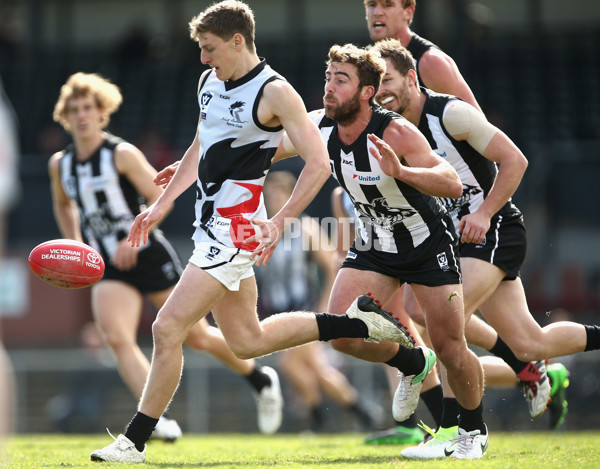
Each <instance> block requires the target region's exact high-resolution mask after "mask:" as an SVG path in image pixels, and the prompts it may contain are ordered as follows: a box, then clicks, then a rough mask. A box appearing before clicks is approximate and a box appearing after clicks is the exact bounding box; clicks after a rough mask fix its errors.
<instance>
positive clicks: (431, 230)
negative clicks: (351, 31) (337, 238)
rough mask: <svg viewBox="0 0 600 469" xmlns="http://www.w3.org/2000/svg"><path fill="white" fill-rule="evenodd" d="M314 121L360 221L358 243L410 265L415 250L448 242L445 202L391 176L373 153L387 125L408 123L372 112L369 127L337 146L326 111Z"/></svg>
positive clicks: (315, 115) (377, 109) (379, 111)
mask: <svg viewBox="0 0 600 469" xmlns="http://www.w3.org/2000/svg"><path fill="white" fill-rule="evenodd" d="M311 116H312V117H313V119H316V120H315V122H316V123H317V126H318V127H319V129H320V131H321V135H322V137H323V139H324V141H325V143H326V145H327V149H328V152H329V158H330V164H331V171H332V173H333V176H334V177H335V178H336V179H337V181H338V182H339V184H340V185H341V186H342V187H343V188H344V190H345V191H346V192H348V194H349V195H350V198H351V199H352V202H353V203H354V206H355V208H356V211H357V213H358V215H359V218H358V220H357V223H358V228H357V230H356V234H357V240H356V241H355V243H357V242H362V243H363V244H364V245H367V246H371V247H372V248H373V249H376V250H378V251H383V252H389V253H398V254H401V255H404V256H406V258H407V259H409V258H413V257H415V256H416V255H417V253H416V250H415V248H416V247H418V246H420V245H422V244H423V243H424V242H425V241H426V240H430V239H431V238H432V237H433V238H441V237H446V236H447V233H446V230H447V227H446V226H445V225H444V224H443V223H441V219H442V217H443V216H444V215H446V213H445V210H444V208H443V206H442V204H441V202H440V201H439V200H438V199H437V198H436V197H432V196H429V195H426V194H423V193H422V192H420V191H418V190H417V189H415V188H414V187H412V186H410V185H408V184H406V183H404V182H402V181H399V180H397V179H395V178H393V177H390V176H387V175H386V174H385V173H384V172H383V171H382V169H381V167H380V166H379V162H378V161H377V160H376V159H375V158H373V157H372V156H371V155H370V153H369V148H370V147H371V146H372V145H373V144H372V143H371V142H370V141H369V140H368V139H367V134H370V133H373V134H375V135H377V136H378V137H380V138H381V137H383V132H384V130H385V129H386V128H387V126H388V125H389V123H390V122H391V121H392V120H393V119H404V118H403V117H402V116H400V115H398V114H396V113H394V112H390V111H386V110H384V109H382V108H381V107H379V106H374V107H373V116H372V118H371V121H370V122H369V124H368V125H367V127H366V129H365V130H364V131H363V132H362V133H361V134H360V136H359V137H358V138H357V139H356V140H355V141H354V142H353V143H351V144H350V145H344V144H343V143H342V142H341V141H340V140H339V138H338V136H337V135H338V134H337V123H336V122H335V121H333V120H332V119H329V118H328V117H326V116H325V115H324V111H323V110H321V111H318V112H316V113H311ZM450 229H452V228H451V227H450ZM358 238H360V239H358Z"/></svg>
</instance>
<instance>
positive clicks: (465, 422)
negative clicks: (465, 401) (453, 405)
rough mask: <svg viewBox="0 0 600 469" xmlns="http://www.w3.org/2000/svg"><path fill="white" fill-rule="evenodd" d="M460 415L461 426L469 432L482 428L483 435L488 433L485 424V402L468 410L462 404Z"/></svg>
mask: <svg viewBox="0 0 600 469" xmlns="http://www.w3.org/2000/svg"><path fill="white" fill-rule="evenodd" d="M459 408H460V415H459V417H458V421H459V426H460V428H462V429H463V430H466V431H468V432H470V431H473V430H480V431H481V434H482V435H485V434H486V433H487V431H486V428H485V424H484V423H483V403H481V404H479V406H478V407H476V408H475V409H473V410H467V409H465V408H463V407H461V406H460V404H459Z"/></svg>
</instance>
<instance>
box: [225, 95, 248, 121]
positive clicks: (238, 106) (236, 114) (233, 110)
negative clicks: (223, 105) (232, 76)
mask: <svg viewBox="0 0 600 469" xmlns="http://www.w3.org/2000/svg"><path fill="white" fill-rule="evenodd" d="M245 105H246V103H245V102H244V101H236V102H235V103H233V104H232V105H231V106H229V114H231V117H233V119H226V118H225V117H223V120H224V121H225V122H227V125H232V126H234V127H238V128H241V127H242V124H243V123H245V122H246V121H243V120H242V119H241V118H240V113H242V112H243V111H244V106H245Z"/></svg>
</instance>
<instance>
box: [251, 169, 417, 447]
mask: <svg viewBox="0 0 600 469" xmlns="http://www.w3.org/2000/svg"><path fill="white" fill-rule="evenodd" d="M295 183H296V177H295V176H294V175H293V174H292V173H291V172H289V171H271V172H270V173H269V175H268V176H267V178H266V180H265V185H264V197H265V206H266V208H267V215H268V216H271V217H272V216H274V215H275V214H276V213H277V212H279V210H281V208H282V207H283V205H284V204H285V202H286V201H287V200H288V199H289V198H290V196H291V195H292V191H293V190H294V185H295ZM282 240H283V241H282V242H280V243H279V245H278V247H277V249H275V251H274V252H273V255H272V256H271V259H270V260H269V263H268V264H267V265H266V266H264V267H263V268H260V269H256V281H257V284H258V298H259V304H260V308H259V311H262V312H263V313H264V314H266V315H268V316H270V315H272V314H277V313H279V312H281V311H298V310H308V311H313V310H314V311H327V303H328V301H329V294H330V293H331V287H332V286H333V281H334V280H335V275H336V273H337V266H336V259H335V258H336V253H335V251H334V250H333V249H332V248H331V246H330V241H329V235H328V234H327V232H326V231H325V230H323V229H322V228H321V227H320V226H319V223H318V221H317V220H316V219H314V218H312V217H309V216H307V215H302V216H300V218H299V219H298V222H297V223H294V225H293V227H289V228H288V229H287V230H286V231H285V232H284V234H283V236H282ZM328 349H330V345H329V344H324V343H322V342H311V343H308V344H305V345H301V346H299V347H294V348H291V349H287V350H283V351H282V352H280V353H279V364H280V371H281V372H282V373H283V375H284V376H285V378H286V379H287V381H288V382H289V383H291V385H292V388H293V390H294V392H295V394H296V395H297V397H298V398H299V400H300V402H301V403H302V405H303V406H304V407H305V408H306V409H307V410H308V417H309V426H308V429H309V430H310V431H312V432H320V431H323V428H324V425H325V418H326V415H325V412H326V408H325V404H324V396H326V397H328V398H329V399H330V400H331V401H333V402H334V403H335V404H337V405H338V406H340V407H341V408H343V409H345V410H347V411H349V412H351V413H352V414H353V415H354V416H355V417H356V419H357V420H358V421H359V422H360V424H361V427H362V428H364V429H366V430H378V429H380V428H381V427H382V422H381V421H382V414H383V410H382V409H381V408H380V407H379V406H377V405H376V404H375V403H370V402H366V401H365V399H364V398H362V397H361V396H360V394H359V392H358V391H357V390H356V388H354V386H352V384H351V383H350V381H349V380H348V378H346V376H345V375H344V374H343V373H342V372H341V371H340V370H339V369H338V368H337V367H336V365H335V364H334V363H333V361H332V359H331V358H330V356H329V354H330V352H333V351H332V350H328ZM333 353H336V352H333ZM419 441H420V439H419Z"/></svg>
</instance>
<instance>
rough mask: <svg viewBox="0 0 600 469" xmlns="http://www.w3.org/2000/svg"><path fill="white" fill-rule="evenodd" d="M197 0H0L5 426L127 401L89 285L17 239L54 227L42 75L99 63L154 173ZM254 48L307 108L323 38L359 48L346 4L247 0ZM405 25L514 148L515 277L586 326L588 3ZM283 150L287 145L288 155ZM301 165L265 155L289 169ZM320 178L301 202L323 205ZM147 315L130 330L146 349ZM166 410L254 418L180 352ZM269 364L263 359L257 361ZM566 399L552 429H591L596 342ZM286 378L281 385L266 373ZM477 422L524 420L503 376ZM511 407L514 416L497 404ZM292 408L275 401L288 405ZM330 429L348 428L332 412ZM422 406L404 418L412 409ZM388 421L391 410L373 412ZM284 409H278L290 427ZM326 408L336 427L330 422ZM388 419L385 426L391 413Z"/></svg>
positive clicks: (382, 389) (223, 376) (185, 67)
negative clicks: (447, 60)
mask: <svg viewBox="0 0 600 469" xmlns="http://www.w3.org/2000/svg"><path fill="white" fill-rule="evenodd" d="M210 3H212V2H207V1H199V0H194V1H192V0H2V1H1V2H0V77H1V79H2V82H3V84H4V88H5V91H6V94H7V95H8V98H9V99H10V101H11V102H12V105H13V107H14V109H15V112H16V114H17V118H18V125H19V139H20V145H21V159H20V178H21V192H20V197H19V202H18V204H17V205H16V206H15V207H14V208H13V209H12V210H11V212H10V214H9V227H8V236H7V246H6V259H4V261H3V263H2V268H1V270H0V311H1V313H0V314H1V315H2V317H1V318H0V320H1V321H2V331H3V340H4V342H5V345H6V346H7V349H8V351H9V354H10V356H11V357H12V359H13V365H14V367H15V373H16V378H17V386H18V404H17V407H18V408H17V422H16V430H17V431H18V432H46V431H93V432H98V431H102V429H103V428H104V427H106V426H115V425H122V424H123V423H124V418H128V417H129V415H130V414H131V411H132V410H133V408H134V406H135V402H134V401H133V398H132V397H131V395H130V393H129V392H128V391H127V390H126V389H125V387H124V385H123V384H122V382H121V380H120V379H119V377H118V375H117V372H116V369H115V368H114V363H113V362H112V360H111V357H110V355H108V354H107V353H106V350H104V349H103V347H102V345H101V344H100V343H98V342H97V338H95V337H94V331H93V330H91V331H90V328H89V322H90V320H91V312H90V307H89V291H87V290H80V291H77V290H75V291H65V290H60V289H57V288H54V287H51V286H48V285H46V284H44V283H43V282H41V281H40V280H38V279H37V278H35V277H33V275H32V274H31V273H30V272H29V268H28V266H27V260H26V259H27V256H28V254H29V251H30V250H31V249H32V248H33V247H34V246H35V245H37V244H38V243H40V242H42V241H46V240H48V239H52V238H57V237H60V235H59V232H58V229H57V227H56V224H55V222H54V218H53V215H52V206H51V197H50V189H49V178H48V174H47V161H48V158H49V156H50V155H51V154H52V153H54V152H55V151H58V150H60V149H62V148H63V147H64V146H65V145H66V144H67V143H68V141H69V137H68V135H66V134H65V133H64V132H63V130H62V128H61V127H60V126H58V124H56V123H54V122H53V121H52V110H53V106H54V103H55V102H56V99H57V97H58V92H59V87H60V86H61V85H62V84H63V83H64V82H65V81H66V79H67V78H68V76H70V75H71V74H72V73H75V72H77V71H84V72H95V73H99V74H101V75H103V76H105V77H107V78H109V79H110V80H111V81H113V82H114V83H115V84H117V85H118V86H119V87H120V88H121V91H122V93H123V96H124V103H123V105H122V106H121V109H120V110H119V111H118V112H117V113H116V114H115V115H114V116H113V118H112V120H111V124H110V126H109V130H111V131H112V132H113V133H115V134H117V135H119V136H122V137H123V138H125V139H127V140H129V141H131V142H132V143H134V144H136V145H138V146H139V147H140V148H141V149H142V150H143V151H144V152H145V154H146V156H147V157H148V159H149V160H150V162H151V163H152V164H153V165H154V166H155V167H156V168H157V169H159V170H160V169H162V168H163V167H164V166H165V165H167V164H169V163H171V162H172V161H174V160H176V159H179V158H180V156H181V155H182V154H183V152H184V151H185V149H186V148H187V146H188V145H189V144H190V143H191V139H192V138H193V137H194V133H195V126H196V122H197V118H198V104H197V101H196V88H197V82H198V78H199V76H200V74H201V72H202V70H203V66H202V64H201V63H200V60H199V55H200V54H199V49H198V47H197V44H196V43H195V42H193V41H192V40H191V39H190V38H189V34H188V28H187V24H188V22H189V20H190V19H191V18H192V17H193V16H195V15H196V14H197V13H198V12H200V11H201V10H203V9H204V8H205V7H206V6H208V5H209V4H210ZM248 3H249V4H250V6H251V7H252V8H253V10H254V12H255V16H256V24H257V34H256V44H257V49H258V53H259V55H261V56H264V57H266V58H267V61H268V62H269V64H270V65H271V66H272V67H273V68H274V69H276V70H277V71H279V72H280V73H281V74H283V75H284V76H285V77H286V78H287V79H288V80H289V81H290V82H291V83H292V85H293V86H294V87H295V88H296V89H297V90H298V92H299V93H300V95H301V96H302V97H303V99H304V100H305V103H306V106H307V108H308V109H309V110H312V109H316V108H318V107H321V97H322V93H323V91H322V90H323V71H324V61H325V59H326V54H327V51H328V49H329V47H330V46H331V45H332V44H334V43H346V42H353V43H355V44H358V45H361V46H364V45H367V44H369V42H370V41H369V36H368V33H367V28H366V24H365V19H364V17H365V14H364V7H363V4H362V2H361V1H360V0H326V1H323V0H260V1H259V0H249V1H248ZM412 29H413V30H414V31H415V32H416V33H418V34H420V35H421V36H424V37H425V38H427V39H430V40H432V41H433V42H435V43H436V44H437V45H439V46H440V47H441V48H442V49H443V50H445V51H446V52H447V53H448V54H449V55H451V56H452V57H453V58H454V59H455V61H456V62H457V64H458V66H459V68H460V70H461V72H462V73H463V75H464V76H465V78H466V80H467V82H468V83H469V85H470V86H471V88H472V90H473V91H474V94H475V96H476V98H477V100H478V101H479V103H480V105H481V107H482V108H483V110H484V112H485V113H486V114H487V116H488V118H489V119H490V120H491V121H492V122H493V123H494V124H496V125H497V126H498V127H500V128H501V129H502V130H504V131H505V132H506V133H507V134H508V135H509V136H510V137H511V138H512V139H513V140H514V141H515V142H516V143H517V144H518V146H519V147H520V148H521V149H522V150H523V152H524V153H525V155H526V156H527V158H528V159H529V162H530V164H529V168H528V170H527V173H526V176H525V179H524V180H523V182H522V184H521V187H520V188H519V190H518V192H517V194H516V196H515V197H514V199H515V202H516V204H517V205H518V206H519V207H520V208H521V210H522V211H523V213H524V215H525V221H526V225H527V228H528V232H529V250H528V258H527V261H526V264H525V266H524V269H523V272H522V274H523V281H524V284H525V287H526V292H527V294H528V299H529V305H530V308H531V310H532V312H533V314H534V316H535V317H536V319H537V320H538V322H540V324H542V325H545V324H547V323H548V322H552V321H556V320H559V319H564V318H570V319H572V320H574V321H577V322H582V323H590V324H597V323H599V322H600V317H599V315H598V311H599V310H600V249H599V248H598V242H599V240H600V210H599V209H598V203H599V201H600V183H599V180H600V155H599V148H600V5H598V4H597V3H596V2H590V1H589V0H571V1H570V2H568V3H565V2H564V1H559V0H504V1H502V2H498V1H492V0H478V1H469V0H419V1H418V2H417V9H416V13H415V19H414V23H413V25H412ZM298 160H299V159H298ZM300 165H301V163H300V161H293V162H290V163H285V164H283V163H279V164H278V165H276V166H275V168H285V169H291V170H292V171H294V172H298V171H299V170H300V168H301V166H300ZM333 187H335V183H334V182H333V181H329V182H328V184H327V185H326V186H325V188H324V190H323V191H322V194H320V196H319V197H318V198H317V199H316V200H315V201H314V202H313V203H312V204H311V206H310V207H309V209H308V213H309V214H311V215H313V216H316V217H325V216H329V215H330V214H331V210H330V203H329V193H330V191H331V190H332V188H333ZM192 204H193V193H192V192H191V191H188V192H187V193H186V194H184V196H182V198H181V199H180V200H179V201H178V203H177V205H176V207H175V209H174V211H173V213H171V215H170V216H169V217H168V219H167V220H166V221H165V222H164V223H163V225H162V226H163V229H164V231H165V233H166V234H167V235H168V237H169V238H170V239H171V240H172V241H173V242H174V243H175V245H176V247H177V249H178V251H179V253H180V255H181V256H182V258H183V259H187V257H189V255H190V253H191V250H192V242H191V240H190V236H191V234H192V221H193V217H194V215H193V209H192ZM153 317H154V315H153V312H152V311H151V309H150V308H148V311H147V314H146V313H145V315H144V318H143V321H142V324H141V329H140V337H141V341H142V343H143V344H145V345H146V351H147V352H148V353H150V351H151V332H150V325H151V323H152V320H153ZM186 360H187V361H186V369H185V371H184V376H183V381H182V386H181V388H180V390H179V392H178V394H177V395H176V398H175V402H174V403H173V406H172V414H173V416H174V417H175V418H177V419H178V420H179V423H180V424H181V425H182V427H183V430H184V431H194V432H207V431H256V428H255V426H256V424H255V417H254V408H253V405H254V404H253V402H252V400H251V398H250V396H249V388H248V387H247V385H246V384H242V385H240V384H239V383H240V381H239V380H240V378H239V377H236V376H233V375H231V373H229V372H228V371H226V370H224V369H223V368H222V367H220V366H218V365H217V364H216V362H215V361H214V360H213V359H212V358H210V357H206V356H203V355H199V354H190V353H188V352H186ZM336 360H337V363H338V366H340V367H341V368H343V369H344V371H346V372H347V373H348V376H349V377H350V379H351V381H352V382H353V384H355V386H356V387H357V388H358V389H359V390H361V392H363V393H364V394H365V395H368V396H370V397H372V398H373V399H376V400H378V401H379V402H382V403H385V402H388V401H389V397H388V396H387V394H386V393H387V386H386V382H385V377H384V375H383V372H382V370H381V369H380V368H379V367H374V366H371V365H369V364H367V363H365V362H359V361H357V360H353V359H350V358H348V357H345V356H344V357H336ZM261 361H262V362H264V363H267V364H269V363H270V364H272V365H274V358H273V357H267V358H265V359H263V360H261ZM561 361H563V362H564V363H565V364H567V366H568V368H569V369H570V371H571V386H570V387H569V389H568V396H569V409H570V413H569V416H568V417H567V421H566V423H565V425H564V426H563V427H562V428H563V429H567V430H568V429H582V428H598V427H599V426H600V415H593V414H592V415H590V412H589V409H590V408H595V407H596V403H597V401H598V399H599V398H600V372H598V369H599V365H600V356H599V355H598V353H597V352H591V353H586V354H580V355H578V356H576V357H567V358H566V359H564V360H561ZM283 384H284V386H285V383H283ZM486 393H487V398H486V404H485V406H486V419H487V420H488V425H489V426H490V428H494V429H495V428H501V429H505V430H511V429H519V430H527V429H536V428H545V426H544V425H545V423H544V422H543V421H541V420H540V421H536V422H531V421H530V420H529V418H528V414H527V408H526V404H525V401H524V400H523V399H522V398H521V397H520V396H519V394H520V393H519V391H518V390H512V389H511V390H504V391H497V390H487V391H486ZM512 409H515V410H516V411H517V412H516V413H515V414H514V416H513V414H512V413H510V412H506V411H507V410H512ZM293 412H295V410H294V406H293V404H292V402H291V401H290V404H289V405H288V406H287V407H286V415H288V417H289V416H290V415H291V413H293ZM331 412H332V416H331V418H330V420H331V427H330V428H329V429H330V430H331V431H336V430H344V431H348V430H351V429H353V428H354V427H353V423H352V422H350V421H346V420H344V419H345V418H348V416H345V415H336V414H335V412H340V411H339V410H338V411H336V410H335V409H334V408H333V407H332V409H331ZM427 417H428V415H427V413H426V411H423V412H421V418H423V419H424V420H425V421H426V422H427ZM390 418H391V417H390ZM295 421H297V419H293V418H291V417H289V418H287V417H286V419H285V420H284V426H283V431H295V430H296V429H297V426H295V424H294V422H295ZM334 422H335V425H334ZM390 423H391V422H390Z"/></svg>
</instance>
